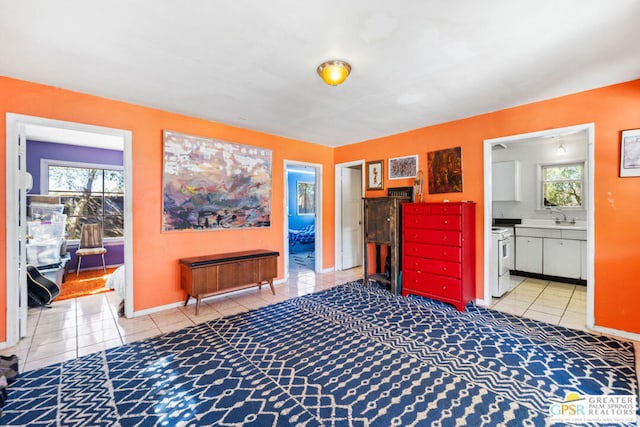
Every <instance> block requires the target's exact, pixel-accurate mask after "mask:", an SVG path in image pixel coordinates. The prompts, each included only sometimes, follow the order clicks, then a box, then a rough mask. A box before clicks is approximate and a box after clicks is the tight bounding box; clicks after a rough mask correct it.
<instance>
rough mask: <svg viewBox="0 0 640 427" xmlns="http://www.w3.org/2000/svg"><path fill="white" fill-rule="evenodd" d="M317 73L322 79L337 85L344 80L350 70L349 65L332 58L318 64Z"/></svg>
mask: <svg viewBox="0 0 640 427" xmlns="http://www.w3.org/2000/svg"><path fill="white" fill-rule="evenodd" d="M316 71H318V75H319V76H320V77H321V78H322V80H323V81H324V82H325V83H326V84H328V85H331V86H338V85H339V84H340V83H342V82H343V81H345V79H346V78H347V76H349V73H350V72H351V65H349V64H347V63H346V62H344V61H340V60H338V59H334V60H331V61H326V62H323V63H322V64H320V65H318V69H317V70H316Z"/></svg>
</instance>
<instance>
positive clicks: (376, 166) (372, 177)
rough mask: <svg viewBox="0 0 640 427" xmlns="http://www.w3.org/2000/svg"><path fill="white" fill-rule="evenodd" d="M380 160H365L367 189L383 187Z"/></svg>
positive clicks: (382, 171) (382, 172) (381, 163)
mask: <svg viewBox="0 0 640 427" xmlns="http://www.w3.org/2000/svg"><path fill="white" fill-rule="evenodd" d="M382 165H383V162H382V160H375V161H373V162H367V190H383V189H384V169H383V167H382Z"/></svg>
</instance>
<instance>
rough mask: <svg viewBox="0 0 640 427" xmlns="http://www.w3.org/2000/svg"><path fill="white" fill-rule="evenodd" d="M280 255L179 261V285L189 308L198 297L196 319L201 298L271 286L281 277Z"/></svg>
mask: <svg viewBox="0 0 640 427" xmlns="http://www.w3.org/2000/svg"><path fill="white" fill-rule="evenodd" d="M279 255H280V253H279V252H276V251H269V250H265V249H257V250H253V251H243V252H229V253H222V254H215V255H205V256H199V257H192V258H182V259H180V286H181V287H182V289H184V291H185V292H186V293H187V299H186V301H185V302H184V305H185V306H186V305H187V303H188V302H189V300H190V299H191V297H195V298H196V316H197V315H198V313H199V311H200V302H201V301H202V298H204V297H208V296H212V295H218V294H223V293H226V292H232V291H237V290H240V289H246V288H250V287H253V286H258V288H259V289H260V288H262V285H263V284H265V283H268V284H269V287H270V288H271V292H272V293H273V294H274V295H275V294H276V290H275V288H274V287H273V279H274V278H275V277H276V276H277V275H278V256H279Z"/></svg>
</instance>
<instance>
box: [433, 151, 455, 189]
mask: <svg viewBox="0 0 640 427" xmlns="http://www.w3.org/2000/svg"><path fill="white" fill-rule="evenodd" d="M427 168H428V180H429V194H438V193H460V192H462V147H455V148H446V149H444V150H438V151H431V152H429V153H427Z"/></svg>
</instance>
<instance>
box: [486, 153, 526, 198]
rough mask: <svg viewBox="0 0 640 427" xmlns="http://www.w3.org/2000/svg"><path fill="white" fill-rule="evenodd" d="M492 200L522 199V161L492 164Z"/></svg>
mask: <svg viewBox="0 0 640 427" xmlns="http://www.w3.org/2000/svg"><path fill="white" fill-rule="evenodd" d="M491 171H492V181H493V184H492V193H493V194H492V200H493V201H494V202H519V201H520V162H519V161H518V160H510V161H508V162H496V163H493V164H492V166H491Z"/></svg>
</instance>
